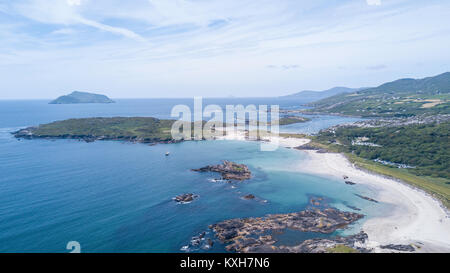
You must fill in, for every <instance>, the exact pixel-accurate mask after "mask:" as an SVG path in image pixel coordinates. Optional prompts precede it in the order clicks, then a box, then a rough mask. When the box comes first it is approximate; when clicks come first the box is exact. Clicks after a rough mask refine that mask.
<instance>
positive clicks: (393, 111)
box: [309, 72, 450, 117]
mask: <svg viewBox="0 0 450 273" xmlns="http://www.w3.org/2000/svg"><path fill="white" fill-rule="evenodd" d="M310 106H313V107H314V108H313V109H311V110H309V111H311V112H323V113H335V114H342V115H354V116H363V117H408V116H415V115H419V114H428V113H429V114H449V113H450V72H447V73H444V74H441V75H438V76H435V77H429V78H424V79H418V80H416V79H401V80H397V81H394V82H390V83H385V84H383V85H380V86H378V87H375V88H369V89H365V90H362V91H357V92H353V93H349V94H339V95H336V96H333V97H329V98H326V99H323V100H319V101H317V102H314V103H311V104H310Z"/></svg>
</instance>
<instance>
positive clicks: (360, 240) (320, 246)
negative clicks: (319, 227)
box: [278, 231, 369, 253]
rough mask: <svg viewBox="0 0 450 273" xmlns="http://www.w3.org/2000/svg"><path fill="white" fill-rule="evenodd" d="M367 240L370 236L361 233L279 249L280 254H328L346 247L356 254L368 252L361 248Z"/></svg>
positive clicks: (310, 241) (308, 241)
mask: <svg viewBox="0 0 450 273" xmlns="http://www.w3.org/2000/svg"><path fill="white" fill-rule="evenodd" d="M367 239H368V235H367V234H366V233H365V232H363V231H361V232H360V233H358V234H355V235H350V236H347V237H341V236H337V237H335V238H331V239H310V240H306V241H304V242H302V243H301V244H299V245H297V246H280V247H279V248H278V249H279V250H280V252H288V253H328V252H330V249H333V248H335V247H336V246H339V245H344V246H346V247H349V248H350V249H353V250H355V252H368V251H369V250H368V249H366V248H363V247H361V246H362V245H364V243H365V242H366V240H367Z"/></svg>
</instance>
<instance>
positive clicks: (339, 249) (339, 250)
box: [327, 245, 358, 253]
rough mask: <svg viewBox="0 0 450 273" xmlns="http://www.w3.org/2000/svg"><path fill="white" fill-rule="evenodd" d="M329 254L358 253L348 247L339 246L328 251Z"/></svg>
mask: <svg viewBox="0 0 450 273" xmlns="http://www.w3.org/2000/svg"><path fill="white" fill-rule="evenodd" d="M327 252H328V253H358V251H357V250H356V249H354V248H351V247H348V246H346V245H337V246H335V247H331V248H328V249H327Z"/></svg>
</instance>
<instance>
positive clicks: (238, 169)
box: [192, 160, 252, 181]
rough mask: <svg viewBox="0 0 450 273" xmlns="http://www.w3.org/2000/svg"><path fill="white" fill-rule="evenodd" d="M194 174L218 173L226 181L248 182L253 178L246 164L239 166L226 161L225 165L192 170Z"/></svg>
mask: <svg viewBox="0 0 450 273" xmlns="http://www.w3.org/2000/svg"><path fill="white" fill-rule="evenodd" d="M192 171H194V172H217V173H220V174H221V175H222V179H225V180H239V181H243V180H247V179H250V178H251V174H252V173H251V172H250V170H249V169H248V167H247V166H246V165H244V164H238V163H234V162H231V161H227V160H224V161H223V164H219V165H209V166H206V167H203V168H200V169H192Z"/></svg>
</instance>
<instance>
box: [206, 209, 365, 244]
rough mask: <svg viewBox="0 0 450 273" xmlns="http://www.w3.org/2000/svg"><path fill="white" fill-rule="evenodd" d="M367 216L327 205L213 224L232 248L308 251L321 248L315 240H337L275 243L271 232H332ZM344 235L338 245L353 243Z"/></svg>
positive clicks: (329, 242)
mask: <svg viewBox="0 0 450 273" xmlns="http://www.w3.org/2000/svg"><path fill="white" fill-rule="evenodd" d="M363 217H364V216H363V215H362V214H358V213H353V212H344V211H339V210H337V209H334V208H327V209H323V210H318V209H316V210H305V211H300V212H295V213H288V214H270V215H266V216H265V217H255V218H243V219H240V218H237V219H230V220H225V221H222V222H219V223H217V224H214V225H211V226H210V228H211V229H212V230H213V231H214V232H215V234H216V236H217V238H218V239H219V240H220V241H221V242H222V243H226V244H228V245H227V246H226V249H227V250H228V251H235V252H245V253H247V252H308V251H312V249H316V248H317V247H312V246H311V244H312V243H317V244H318V243H320V244H322V245H324V244H325V243H326V244H327V245H332V243H331V242H333V240H332V239H315V240H316V241H312V242H309V243H308V244H306V245H302V244H303V243H302V244H301V245H299V246H296V247H287V246H274V243H276V241H274V240H273V239H272V237H271V236H270V235H267V234H268V233H270V232H273V231H276V230H279V231H283V230H285V229H287V228H289V229H294V230H299V231H303V232H318V233H326V234H329V233H332V232H334V231H336V230H337V229H341V228H345V227H346V226H347V225H349V224H351V223H353V222H355V221H357V220H359V219H361V218H363ZM258 236H259V237H258ZM267 236H270V237H267ZM366 236H367V235H366ZM342 238H344V237H338V239H336V240H337V242H336V243H335V245H336V244H338V242H339V243H341V244H342V242H344V241H345V240H349V244H350V243H351V242H353V241H352V240H353V238H351V237H349V239H346V238H344V239H342ZM323 240H328V241H323ZM305 242H307V241H305ZM305 242H304V243H305ZM345 242H346V241H345ZM313 245H314V244H313ZM307 246H309V247H307ZM308 248H310V250H308ZM269 250H270V251H269ZM317 251H319V250H317Z"/></svg>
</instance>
